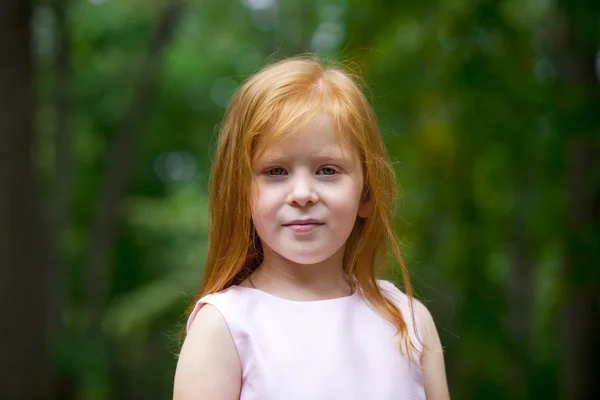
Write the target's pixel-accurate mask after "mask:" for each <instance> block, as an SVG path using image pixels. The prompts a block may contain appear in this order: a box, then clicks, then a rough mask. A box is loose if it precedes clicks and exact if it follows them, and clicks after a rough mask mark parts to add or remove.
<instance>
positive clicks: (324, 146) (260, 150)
mask: <svg viewBox="0 0 600 400" xmlns="http://www.w3.org/2000/svg"><path fill="white" fill-rule="evenodd" d="M354 153H355V151H354V149H353V148H352V146H351V145H350V142H349V141H348V140H347V139H346V138H344V135H343V134H342V133H341V132H338V131H337V130H336V126H335V123H334V121H333V119H332V118H331V117H330V116H329V115H327V114H318V115H316V116H315V117H313V118H312V119H310V120H309V121H308V122H307V123H306V124H304V126H302V127H301V128H300V129H297V130H293V131H288V132H283V133H281V134H280V135H278V136H276V137H269V136H261V137H259V139H258V143H257V146H256V151H255V152H254V157H253V159H254V161H259V160H260V161H263V160H270V159H280V158H283V157H302V156H311V157H323V158H327V157H330V158H352V157H353V156H354Z"/></svg>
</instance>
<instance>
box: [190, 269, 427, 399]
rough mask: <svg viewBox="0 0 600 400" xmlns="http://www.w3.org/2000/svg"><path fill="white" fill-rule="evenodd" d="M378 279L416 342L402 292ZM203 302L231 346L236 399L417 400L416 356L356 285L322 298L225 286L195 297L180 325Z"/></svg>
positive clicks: (419, 380) (419, 386)
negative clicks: (238, 373) (220, 320)
mask: <svg viewBox="0 0 600 400" xmlns="http://www.w3.org/2000/svg"><path fill="white" fill-rule="evenodd" d="M378 283H379V285H380V287H381V289H382V291H383V293H384V295H386V296H388V297H389V298H390V299H392V301H394V303H395V304H396V305H397V306H398V307H399V308H400V310H401V312H402V314H403V315H404V319H405V321H407V325H408V328H409V334H410V337H411V339H412V340H413V343H415V345H416V346H420V345H419V342H418V341H417V340H415V332H414V330H413V324H412V319H411V314H410V310H409V308H408V297H407V296H406V295H405V294H404V293H403V292H401V291H400V290H399V289H398V288H396V287H395V286H394V285H393V284H392V283H390V282H388V281H384V280H379V281H378ZM206 303H208V304H211V305H213V306H214V307H216V308H217V309H218V310H219V311H220V312H221V314H222V315H223V317H224V318H225V321H226V322H227V325H228V327H229V330H230V332H231V335H232V337H233V340H234V343H235V346H236V348H237V351H238V354H239V357H240V362H241V367H242V388H241V395H240V399H241V400H321V399H322V400H336V399H340V400H342V399H343V400H354V399H356V400H358V399H360V400H366V399H368V400H371V399H373V400H392V399H393V400H400V399H425V393H424V389H423V378H422V374H421V367H420V364H419V362H418V360H419V355H418V354H416V353H414V357H413V359H414V360H417V361H413V362H409V359H408V357H407V356H406V355H403V354H402V353H401V352H400V349H399V346H398V340H397V338H396V337H395V336H394V335H395V332H396V330H395V327H394V325H392V324H391V323H390V322H388V321H387V320H386V319H385V318H383V317H381V316H380V315H379V314H378V313H377V312H375V311H374V310H373V309H371V308H370V307H369V306H368V304H367V302H366V301H365V300H364V299H363V298H362V296H361V295H360V290H357V291H356V292H355V293H354V294H352V295H351V296H347V297H340V298H336V299H330V300H318V301H291V300H286V299H282V298H280V297H276V296H273V295H270V294H268V293H266V292H263V291H261V290H258V289H254V288H247V287H243V286H232V287H230V288H227V289H225V290H223V291H221V292H219V293H214V294H210V295H207V296H205V297H203V298H202V299H200V301H199V302H198V304H197V305H196V307H195V309H194V311H193V312H192V314H191V315H190V318H189V320H188V325H187V327H188V329H189V327H190V326H191V324H192V322H193V320H194V317H195V315H196V313H197V312H198V310H199V309H200V308H201V307H202V306H203V305H204V304H206ZM416 325H417V332H416V334H417V335H420V330H421V328H420V326H419V322H418V321H416ZM209 379H210V378H209Z"/></svg>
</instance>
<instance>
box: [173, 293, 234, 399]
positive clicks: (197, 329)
mask: <svg viewBox="0 0 600 400" xmlns="http://www.w3.org/2000/svg"><path fill="white" fill-rule="evenodd" d="M240 390H241V365H240V360H239V357H238V353H237V350H236V348H235V344H234V342H233V338H232V337H231V333H230V332H229V328H228V327H227V323H226V322H225V319H224V318H223V316H222V315H221V313H220V312H219V311H218V310H217V309H216V308H215V307H214V306H212V305H210V304H206V305H204V307H202V308H201V309H200V311H198V313H197V314H196V318H195V319H194V321H193V323H192V326H191V328H190V330H189V331H188V333H187V336H186V338H185V341H184V343H183V347H182V349H181V353H180V354H179V361H178V362H177V370H176V372H175V384H174V390H173V399H174V400H192V399H194V400H204V399H210V400H213V399H215V400H238V399H239V398H240Z"/></svg>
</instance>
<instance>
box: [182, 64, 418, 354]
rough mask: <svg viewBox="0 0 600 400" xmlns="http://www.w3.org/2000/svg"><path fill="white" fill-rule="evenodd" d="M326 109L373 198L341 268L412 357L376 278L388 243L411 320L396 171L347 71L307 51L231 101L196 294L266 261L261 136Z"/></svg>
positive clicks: (402, 324) (257, 77) (252, 81)
mask: <svg viewBox="0 0 600 400" xmlns="http://www.w3.org/2000/svg"><path fill="white" fill-rule="evenodd" d="M323 112H324V113H327V114H328V115H330V116H331V117H332V118H333V120H334V122H335V126H336V134H337V135H338V138H339V139H340V140H343V141H347V143H349V144H350V145H352V146H353V148H354V149H355V150H356V151H357V154H358V155H359V159H360V162H361V164H362V170H363V174H364V190H363V199H362V200H368V201H369V202H370V213H369V216H368V217H367V218H357V221H356V223H355V226H354V228H353V230H352V232H351V234H350V236H349V238H348V240H347V242H346V246H345V252H344V257H343V268H344V272H345V274H346V276H347V277H348V278H349V279H350V281H351V283H352V284H353V285H354V286H355V288H360V290H361V291H362V294H363V296H364V297H365V299H366V300H367V301H368V302H369V303H370V304H371V305H372V306H373V307H374V308H375V309H376V310H377V312H379V313H380V314H381V315H382V316H384V317H385V318H387V319H388V320H389V321H390V322H391V323H393V324H394V325H395V326H396V328H397V335H398V338H399V340H400V347H401V350H406V351H407V352H408V354H409V356H410V354H411V351H410V350H409V349H410V348H413V349H415V350H417V347H416V346H415V344H414V343H412V341H411V340H410V338H409V335H408V327H407V322H406V321H405V320H404V318H403V316H402V313H401V312H400V310H399V309H398V308H397V307H396V306H395V305H394V303H393V302H392V301H390V300H389V299H388V298H387V297H385V296H384V295H383V294H382V293H381V291H380V289H379V286H378V285H377V282H376V276H382V275H383V274H385V269H386V265H387V264H388V249H389V247H390V246H391V248H392V250H393V254H394V255H395V258H396V260H397V262H398V264H399V265H400V269H401V272H402V277H403V283H404V290H405V293H406V294H407V296H408V298H409V300H410V302H409V307H410V311H411V314H412V317H413V318H412V319H413V326H415V323H414V320H415V319H414V309H413V303H412V298H413V290H412V287H411V284H410V281H409V276H408V271H407V269H406V266H405V264H404V262H403V259H402V255H401V252H400V248H399V245H398V241H397V239H396V237H395V235H394V231H393V228H392V220H393V214H394V202H395V193H396V188H395V184H396V178H395V174H394V170H393V168H392V166H391V164H390V161H389V158H388V154H387V151H386V148H385V145H384V143H383V140H382V137H381V133H380V132H379V128H378V125H377V121H376V118H375V115H374V114H373V111H372V108H371V105H370V104H369V101H368V100H367V98H366V96H365V95H364V92H363V91H362V90H361V87H360V86H359V84H358V83H357V81H356V80H355V79H354V78H353V76H352V74H350V73H348V72H346V71H344V70H343V69H342V68H340V67H325V66H323V65H322V64H321V63H320V62H319V61H317V60H316V59H314V58H312V57H294V58H288V59H285V60H283V61H279V62H277V63H274V64H271V65H269V66H267V67H265V68H263V69H262V70H260V71H259V72H257V73H256V74H254V75H252V76H251V77H249V78H248V79H247V80H246V81H245V82H244V83H243V84H242V85H241V87H240V88H239V89H238V90H237V92H236V94H235V95H234V97H233V99H232V100H231V104H230V105H229V107H228V109H227V112H226V115H225V120H224V123H223V125H222V128H221V131H220V135H219V139H218V145H217V150H216V156H215V158H214V161H213V167H212V174H211V178H210V195H209V237H208V256H207V261H206V267H205V272H204V277H203V280H202V283H201V286H200V289H199V291H198V294H197V298H198V299H199V298H201V297H203V296H205V295H207V294H211V293H215V292H218V291H221V290H223V289H226V288H228V287H230V286H232V285H235V284H238V283H240V282H242V281H243V280H244V279H246V278H247V277H248V276H249V275H250V274H251V273H252V272H253V271H254V270H255V269H256V268H257V267H258V266H259V265H260V264H261V262H262V260H263V252H262V248H261V244H260V240H259V238H258V235H257V233H256V231H255V229H254V226H253V223H252V218H251V210H250V186H251V183H252V160H253V158H254V157H255V156H256V154H255V153H256V152H257V151H260V149H258V148H257V142H258V140H259V139H265V140H266V142H267V143H269V142H270V141H272V140H274V139H275V138H277V137H278V136H280V135H282V134H283V133H286V132H290V131H293V132H296V131H299V130H300V129H301V127H302V126H303V125H304V124H306V123H307V122H308V121H310V120H311V119H312V118H313V117H314V116H316V115H317V114H319V113H323ZM261 148H263V149H264V146H261ZM192 308H193V306H192V307H191V308H190V310H189V311H190V312H191V309H192Z"/></svg>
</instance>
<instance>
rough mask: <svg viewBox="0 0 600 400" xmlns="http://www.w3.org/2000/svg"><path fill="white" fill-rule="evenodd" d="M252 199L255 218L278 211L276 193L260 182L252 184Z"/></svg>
mask: <svg viewBox="0 0 600 400" xmlns="http://www.w3.org/2000/svg"><path fill="white" fill-rule="evenodd" d="M250 201H251V207H252V217H253V218H255V219H258V218H260V217H263V218H264V217H268V216H273V214H274V213H276V212H277V198H276V193H272V191H269V190H268V189H267V188H265V187H261V186H260V185H258V184H255V185H253V186H252V189H251V192H250ZM259 223H260V222H259Z"/></svg>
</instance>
